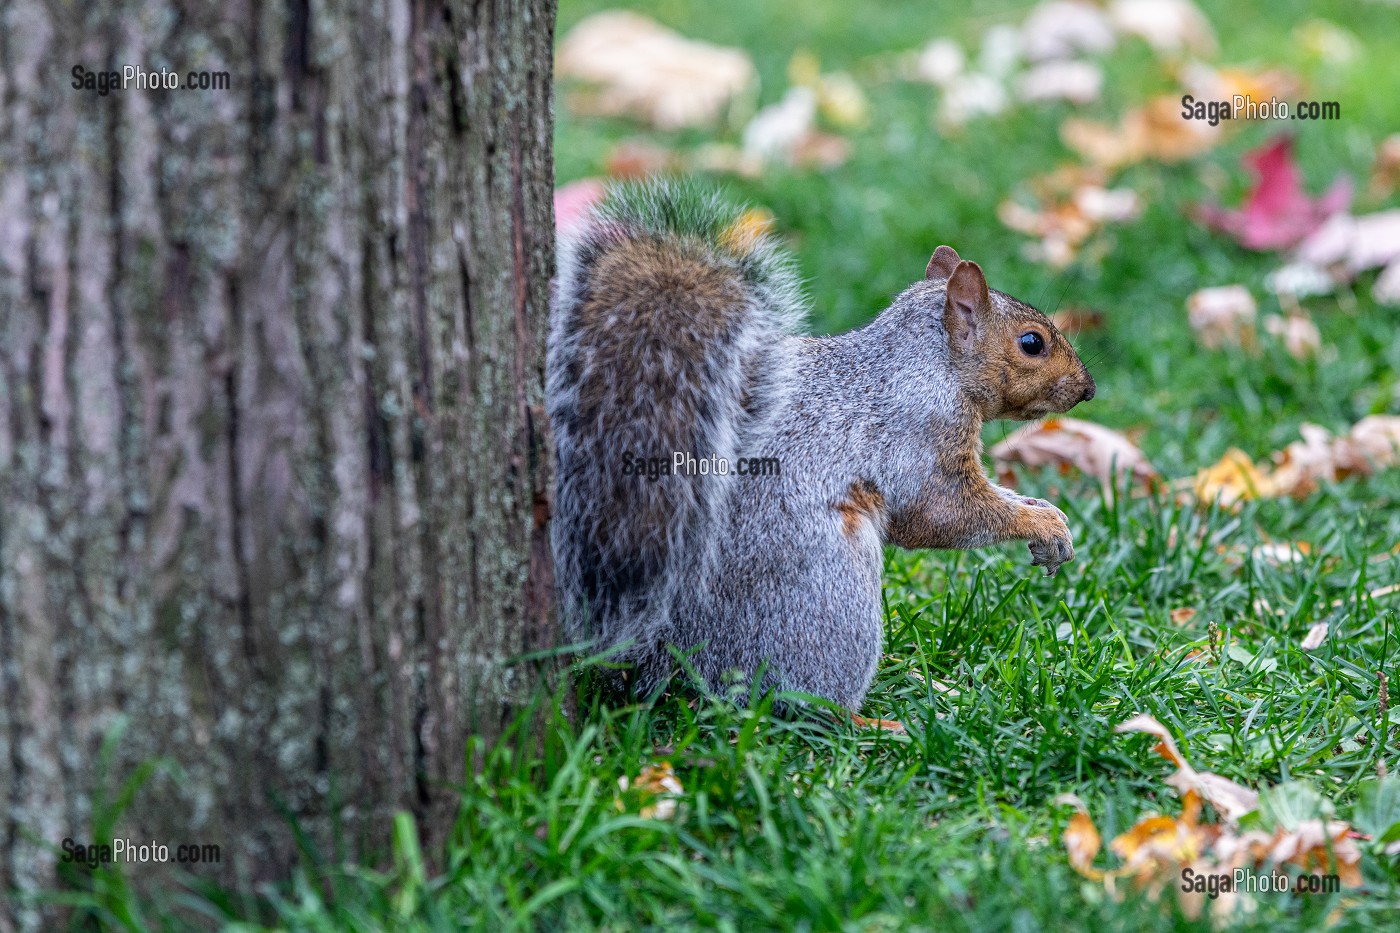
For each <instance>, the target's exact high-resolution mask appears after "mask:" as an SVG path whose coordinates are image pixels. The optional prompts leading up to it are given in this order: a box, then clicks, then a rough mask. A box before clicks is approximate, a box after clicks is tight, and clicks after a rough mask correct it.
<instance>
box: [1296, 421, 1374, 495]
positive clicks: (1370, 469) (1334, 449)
mask: <svg viewBox="0 0 1400 933" xmlns="http://www.w3.org/2000/svg"><path fill="white" fill-rule="evenodd" d="M1299 433H1300V434H1302V436H1303V439H1302V440H1300V441H1294V442H1293V443H1291V444H1289V445H1288V446H1287V447H1285V448H1284V449H1283V450H1281V451H1279V452H1278V453H1277V454H1275V455H1274V457H1273V462H1274V468H1273V477H1272V485H1273V487H1274V490H1275V492H1274V494H1275V495H1291V496H1306V495H1309V494H1310V493H1312V492H1313V491H1315V490H1316V489H1317V486H1318V483H1319V482H1321V481H1326V482H1336V481H1337V480H1339V479H1345V478H1346V477H1348V476H1354V475H1362V476H1366V475H1370V474H1371V473H1374V472H1376V471H1377V470H1385V469H1390V468H1392V467H1395V466H1397V465H1400V415H1369V416H1367V417H1365V418H1362V419H1361V420H1360V421H1358V422H1357V423H1356V424H1355V425H1353V426H1352V428H1351V430H1350V431H1349V432H1348V433H1347V434H1346V435H1344V436H1341V437H1334V436H1333V435H1332V434H1331V433H1330V432H1328V431H1327V430H1326V429H1325V428H1321V427H1319V426H1317V425H1315V424H1304V425H1302V426H1301V427H1300V428H1299Z"/></svg>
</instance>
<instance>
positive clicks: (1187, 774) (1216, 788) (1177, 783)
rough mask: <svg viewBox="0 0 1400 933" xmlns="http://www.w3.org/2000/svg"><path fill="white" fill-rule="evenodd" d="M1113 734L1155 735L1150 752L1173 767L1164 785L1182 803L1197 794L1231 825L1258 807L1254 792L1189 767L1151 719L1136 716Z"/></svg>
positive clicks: (1144, 716)
mask: <svg viewBox="0 0 1400 933" xmlns="http://www.w3.org/2000/svg"><path fill="white" fill-rule="evenodd" d="M1113 731H1114V732H1145V733H1147V734H1148V735H1152V736H1155V737H1156V738H1157V739H1158V742H1157V744H1156V745H1155V746H1154V747H1153V751H1155V752H1156V753H1157V754H1159V755H1161V756H1162V757H1163V758H1165V759H1167V761H1170V762H1171V763H1172V764H1174V765H1176V768H1177V770H1176V773H1175V774H1173V775H1171V776H1170V777H1168V778H1167V783H1168V784H1170V785H1171V786H1173V787H1175V788H1176V789H1177V790H1179V791H1181V793H1182V799H1183V801H1186V800H1187V799H1188V798H1187V795H1188V794H1190V793H1191V792H1192V791H1194V792H1195V793H1197V794H1199V795H1200V798H1201V799H1202V800H1204V801H1205V802H1206V803H1208V804H1210V805H1211V806H1212V807H1214V808H1215V810H1216V812H1217V813H1219V814H1220V817H1221V819H1223V820H1225V821H1226V822H1227V823H1230V824H1232V825H1233V824H1236V823H1238V822H1239V819H1240V817H1242V816H1244V815H1245V814H1246V813H1248V812H1250V811H1251V810H1254V809H1255V808H1257V807H1258V806H1259V794H1258V793H1256V792H1255V791H1252V790H1250V789H1249V788H1247V787H1245V786H1243V785H1241V784H1237V783H1235V782H1234V781H1232V780H1230V779H1229V778H1225V777H1221V776H1220V775H1218V774H1212V773H1211V772H1209V771H1197V770H1196V769H1195V768H1192V767H1191V765H1190V764H1189V763H1188V762H1187V761H1186V758H1185V756H1183V755H1182V754H1181V751H1180V750H1179V749H1178V748H1177V747H1176V741H1175V740H1174V739H1173V738H1172V735H1171V733H1170V732H1168V731H1167V727H1166V726H1164V725H1162V724H1161V723H1160V722H1158V721H1157V720H1156V719H1153V718H1152V717H1151V716H1148V715H1146V714H1145V713H1139V714H1138V715H1136V716H1134V717H1132V718H1131V719H1129V720H1127V721H1126V722H1122V723H1119V724H1118V725H1117V726H1116V727H1114V730H1113ZM1183 806H1184V804H1183ZM1115 851H1116V850H1115Z"/></svg>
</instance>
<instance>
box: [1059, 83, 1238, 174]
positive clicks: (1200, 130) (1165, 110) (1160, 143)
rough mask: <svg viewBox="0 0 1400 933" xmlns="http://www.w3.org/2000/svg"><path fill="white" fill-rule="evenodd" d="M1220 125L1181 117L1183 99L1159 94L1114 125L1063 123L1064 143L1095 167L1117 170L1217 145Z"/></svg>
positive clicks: (1180, 157)
mask: <svg viewBox="0 0 1400 933" xmlns="http://www.w3.org/2000/svg"><path fill="white" fill-rule="evenodd" d="M1220 129H1221V128H1220V126H1211V125H1210V124H1209V123H1206V122H1203V121H1199V120H1183V119H1181V99H1180V98H1179V97H1171V96H1161V97H1154V98H1152V99H1151V100H1150V101H1148V102H1147V103H1146V104H1145V105H1143V106H1142V107H1138V108H1136V109H1133V110H1129V111H1128V112H1127V113H1125V114H1124V115H1123V117H1122V118H1121V119H1120V120H1119V121H1118V124H1117V125H1116V126H1115V125H1110V124H1106V123H1099V122H1097V121H1093V120H1084V119H1078V118H1075V119H1070V120H1066V121H1065V122H1064V123H1063V124H1061V125H1060V139H1061V140H1063V141H1064V144H1065V145H1066V146H1068V147H1069V148H1071V149H1073V150H1074V151H1075V152H1077V153H1079V154H1080V155H1081V156H1083V157H1084V158H1085V159H1087V160H1089V162H1091V163H1092V164H1094V165H1098V166H1101V167H1103V168H1110V169H1112V168H1118V167H1121V166H1125V165H1131V164H1133V163H1135V162H1141V161H1143V160H1144V159H1155V160H1157V161H1159V162H1181V161H1184V160H1186V159H1190V158H1193V157H1195V156H1197V155H1200V154H1201V153H1203V152H1205V151H1206V150H1208V149H1210V148H1211V147H1212V146H1214V145H1215V144H1216V142H1217V141H1218V140H1219V138H1220Z"/></svg>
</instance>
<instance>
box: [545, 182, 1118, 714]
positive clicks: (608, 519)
mask: <svg viewBox="0 0 1400 933" xmlns="http://www.w3.org/2000/svg"><path fill="white" fill-rule="evenodd" d="M740 217H741V211H740V210H739V209H737V208H734V207H731V206H729V205H727V204H725V203H724V202H722V201H720V200H719V199H717V198H716V197H714V196H713V195H709V194H706V193H704V192H702V191H700V190H699V189H697V188H695V187H691V186H687V185H676V184H669V183H650V184H646V185H640V186H625V187H622V188H615V189H613V190H612V191H611V192H610V193H609V195H608V197H607V199H606V200H605V201H604V202H603V204H602V205H601V206H600V207H598V208H595V209H594V211H593V213H592V215H591V216H590V217H589V219H588V220H587V221H586V222H585V223H583V224H582V225H581V227H580V228H578V232H576V233H573V234H571V235H569V236H565V237H562V238H561V242H560V249H559V277H558V281H557V286H556V294H555V302H554V306H553V310H552V315H551V322H550V334H549V348H548V364H547V365H548V370H547V382H546V396H547V401H548V407H549V416H550V423H551V426H552V429H553V431H554V437H555V445H556V450H557V455H558V478H557V483H558V485H557V494H556V499H555V505H556V507H555V513H554V516H553V524H552V543H553V548H554V554H555V561H556V568H557V583H558V589H559V595H560V600H561V613H562V620H563V623H564V627H565V631H566V633H567V634H568V636H569V637H570V639H571V640H572V641H573V642H574V643H576V644H580V645H587V646H590V647H591V648H593V649H616V650H617V656H616V657H617V659H619V660H622V661H625V662H629V663H630V664H631V665H632V666H633V668H634V670H635V678H634V686H635V688H636V689H637V690H638V691H639V692H641V693H650V692H652V691H654V690H656V689H658V688H659V687H660V686H662V685H664V683H665V682H666V681H667V680H668V679H669V678H670V676H671V675H672V673H673V672H674V670H675V667H676V664H675V661H674V658H673V655H672V653H671V651H670V648H669V646H675V647H676V648H678V649H680V650H681V651H682V652H689V653H690V654H689V658H690V660H689V663H690V664H692V665H693V667H694V670H695V672H696V673H697V674H698V675H699V677H700V679H701V680H702V681H703V682H704V685H705V686H707V687H709V688H711V689H716V690H718V689H721V688H722V687H723V686H724V685H725V684H726V683H727V679H728V676H729V675H730V674H731V672H735V671H737V672H738V674H739V675H740V676H739V681H740V682H741V683H743V682H746V681H748V680H750V679H751V678H752V677H753V676H754V675H755V674H756V673H757V672H758V671H760V670H765V671H766V674H765V680H764V683H763V684H762V686H764V687H766V688H771V687H777V688H780V689H784V690H794V691H800V692H804V693H809V694H815V695H818V696H822V697H826V698H828V699H830V700H832V701H834V702H836V703H838V704H841V705H843V706H845V707H846V708H848V709H851V710H856V709H858V708H859V706H860V703H861V700H862V699H863V697H864V695H865V692H866V690H867V689H868V687H869V684H870V681H871V679H872V678H873V676H874V673H875V668H876V664H877V663H878V661H879V657H880V650H881V641H882V632H881V598H880V573H881V566H882V558H883V545H884V543H885V542H886V541H893V542H894V543H897V544H903V545H905V546H910V547H930V546H933V547H976V546H981V545H984V544H990V543H993V542H995V541H1001V540H1006V539H1008V538H1012V537H1021V538H1027V539H1029V540H1031V541H1032V551H1033V553H1035V554H1036V557H1037V560H1036V562H1037V563H1043V564H1045V565H1046V566H1047V567H1048V568H1049V569H1051V570H1052V571H1053V569H1054V568H1055V567H1057V566H1058V564H1059V562H1061V561H1062V560H1066V559H1068V557H1069V555H1070V554H1071V553H1072V549H1071V548H1070V546H1069V537H1068V530H1067V529H1065V528H1064V525H1063V515H1061V514H1060V513H1059V512H1058V510H1056V509H1053V507H1050V506H1049V504H1048V503H1044V502H1041V501H1040V500H1029V499H1024V498H1023V497H1020V496H1017V495H1016V494H1014V493H1012V492H1010V491H1009V490H1004V489H1001V488H1000V487H995V486H992V485H991V484H990V483H988V482H987V480H986V478H985V475H984V474H983V473H982V471H981V466H980V460H978V458H977V452H978V451H979V450H980V428H981V425H982V419H983V417H996V416H1000V417H1006V416H1012V417H1031V416H1033V412H1034V411H1038V410H1039V408H1040V407H1041V406H1044V407H1045V408H1046V410H1064V409H1066V408H1068V407H1070V406H1072V405H1073V404H1074V403H1075V402H1077V401H1079V400H1080V399H1081V398H1087V397H1089V396H1091V395H1092V392H1093V381H1092V379H1091V378H1089V376H1088V373H1087V372H1086V371H1084V370H1083V366H1082V364H1080V363H1079V361H1078V358H1077V357H1075V356H1074V355H1073V351H1072V350H1068V351H1066V350H1065V349H1064V348H1067V347H1068V343H1067V342H1064V343H1063V347H1061V346H1060V344H1059V343H1055V342H1056V341H1063V337H1062V336H1060V335H1059V334H1058V331H1055V330H1054V329H1053V325H1050V324H1049V322H1048V321H1046V320H1045V319H1044V317H1043V316H1042V315H1040V314H1039V312H1037V311H1035V310H1034V309H1031V308H1029V307H1028V306H1025V305H1023V304H1021V303H1020V302H1017V301H1016V300H1015V299H1013V298H1010V297H1009V296H1005V295H1002V294H1000V293H998V292H991V293H990V297H989V298H985V299H984V300H986V301H989V302H990V304H989V307H988V309H987V310H986V311H985V312H983V313H984V314H985V315H986V317H987V319H988V320H989V321H991V320H992V319H993V318H995V321H994V322H993V324H994V326H995V327H1001V322H1002V321H1003V319H1004V320H1006V321H1021V320H1027V321H1031V320H1033V321H1034V323H1035V326H1036V327H1037V328H1038V329H1039V330H1041V331H1044V332H1045V334H1046V339H1047V340H1049V341H1051V342H1052V343H1053V344H1054V349H1053V350H1052V351H1049V352H1048V353H1047V357H1053V358H1054V359H1053V362H1054V363H1055V364H1056V365H1059V364H1061V363H1063V366H1062V367H1061V370H1063V375H1060V374H1059V373H1060V372H1061V370H1055V373H1056V375H1055V378H1054V379H1053V380H1051V378H1050V375H1044V376H1041V377H1039V378H1040V380H1041V382H1043V385H1042V384H1039V383H1037V384H1036V385H1035V386H1034V393H1033V394H1034V398H1033V399H1032V400H1031V402H1027V401H1025V400H1024V399H1020V397H1019V396H1018V397H1017V401H1016V403H1015V406H1016V407H1015V409H1014V411H1013V407H1012V402H1011V401H1009V400H1008V399H1010V397H1011V390H1009V389H1006V388H1004V387H1005V385H1006V384H1007V383H1008V379H1010V380H1011V384H1012V385H1013V386H1015V387H1018V388H1019V387H1021V386H1022V385H1024V383H1022V382H1019V381H1018V380H1021V379H1023V378H1030V377H1023V376H1022V375H1021V374H1020V373H1019V372H1015V373H1012V372H1011V370H1010V369H1008V368H1007V367H1008V365H1010V364H1007V365H1003V364H1002V363H999V362H997V359H999V358H993V357H994V354H990V355H989V352H987V351H985V348H983V347H982V346H981V345H978V347H977V349H978V354H979V355H978V357H977V359H975V360H973V359H972V358H971V357H970V356H968V355H967V354H964V355H963V356H957V354H956V353H954V352H953V351H952V350H950V340H952V338H950V336H949V333H950V331H949V329H948V326H945V322H944V320H943V315H944V305H945V302H946V296H947V293H948V291H949V289H950V288H951V287H952V286H950V285H949V284H948V283H949V282H950V281H952V280H951V279H950V278H949V272H950V270H952V269H953V268H954V265H956V268H957V271H958V275H959V279H958V281H959V283H962V284H959V289H960V294H961V293H962V292H965V291H967V288H966V287H965V285H966V283H968V282H974V283H975V282H980V283H982V284H981V291H982V294H983V295H984V296H987V295H988V292H987V289H986V288H985V280H983V279H982V278H981V271H980V269H977V268H976V266H975V264H972V263H966V262H962V263H960V264H959V261H958V259H957V256H956V253H954V252H953V251H952V250H948V249H947V248H946V247H944V248H940V253H939V254H937V255H935V260H934V261H931V263H930V270H929V277H928V278H927V279H926V280H925V281H921V282H918V283H917V284H915V285H913V286H912V287H910V288H909V289H908V290H906V291H905V292H904V293H903V294H902V295H900V296H899V297H898V298H897V299H896V301H895V302H894V304H893V305H892V306H891V307H890V308H889V309H888V310H886V311H885V312H884V313H883V314H881V315H880V316H879V317H878V318H877V319H875V320H874V321H873V322H871V323H870V324H869V325H867V326H865V327H863V328H861V329H859V330H857V331H854V332H851V333H847V334H843V335H840V336H836V337H828V338H810V337H802V336H799V335H798V334H797V330H798V328H799V326H800V325H801V323H802V321H803V318H804V314H805V305H804V300H803V299H802V297H801V294H800V290H799V288H798V282H797V277H796V274H795V271H794V267H793V263H792V261H791V259H790V258H788V257H787V256H786V254H784V253H783V252H782V251H781V250H780V249H778V248H777V247H776V245H775V244H774V243H773V242H772V241H771V239H770V238H769V237H767V236H765V235H760V234H753V233H750V232H747V231H743V230H742V228H741V227H736V224H737V223H738V221H739V219H740ZM944 250H946V252H947V254H948V256H951V258H952V262H953V264H954V265H948V267H947V268H946V269H944V270H943V272H942V273H940V275H941V277H940V275H935V274H934V271H935V264H936V263H938V262H940V256H942V255H943V251H944ZM964 267H971V270H976V277H975V280H974V279H973V277H972V272H971V270H965V269H964ZM1042 322H1043V326H1042ZM949 326H951V325H949ZM1007 326H1010V325H1009V324H1008V325H1007ZM1047 328H1048V329H1047ZM991 329H992V328H990V327H988V326H986V325H984V327H983V331H986V332H988V333H990V332H991ZM966 339H968V340H972V339H973V338H966ZM975 339H978V340H989V339H991V338H989V337H987V336H985V335H984V334H981V333H980V332H979V334H978V335H976V338H975ZM959 346H961V345H959ZM969 346H971V344H969ZM997 346H1000V344H998V345H997ZM1066 352H1067V353H1068V358H1072V366H1071V364H1070V363H1069V362H1068V361H1067V360H1068V358H1065V357H1064V354H1065V353H1066ZM954 357H956V359H957V360H960V361H962V362H961V363H958V364H957V365H955V364H954V361H953V358H954ZM997 366H1001V367H1002V368H1001V369H1000V370H999V371H1000V373H1001V375H1000V380H1001V383H1002V386H1003V387H1002V388H989V386H988V385H987V384H994V383H995V382H996V375H995V374H996V372H998V370H996V368H995V367H997ZM978 367H980V369H979V368H978ZM1071 370H1073V371H1071ZM1048 372H1049V371H1047V373H1048ZM1009 373H1010V375H1008V374H1009ZM1086 380H1087V389H1086V388H1085V385H1086ZM1032 402H1033V403H1034V404H1033V405H1032ZM677 451H679V452H683V453H687V454H691V455H693V456H694V457H695V458H696V459H697V460H699V459H702V458H708V457H718V458H721V459H723V460H724V461H726V462H727V463H729V464H731V465H732V464H735V463H736V462H737V461H738V460H739V459H740V458H750V457H763V458H769V457H773V458H777V462H778V465H779V470H780V472H779V473H778V475H770V476H739V475H736V474H734V473H733V472H732V471H731V473H730V474H729V475H724V476H719V475H708V476H693V475H678V474H672V475H663V476H660V477H659V478H658V479H656V480H655V481H651V480H648V479H646V478H645V477H639V476H635V475H633V476H628V475H624V474H623V463H624V460H623V457H624V454H627V453H630V454H631V455H632V456H633V457H634V458H648V457H661V458H665V459H666V460H668V461H669V459H670V458H671V457H672V455H673V454H674V453H675V452H677ZM969 456H970V460H969ZM974 473H975V476H974V475H973V474H974ZM1052 513H1053V514H1052Z"/></svg>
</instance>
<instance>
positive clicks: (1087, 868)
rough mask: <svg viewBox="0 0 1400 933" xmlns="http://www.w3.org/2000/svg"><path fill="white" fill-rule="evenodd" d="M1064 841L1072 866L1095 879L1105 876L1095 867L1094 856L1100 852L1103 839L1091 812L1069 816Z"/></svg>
mask: <svg viewBox="0 0 1400 933" xmlns="http://www.w3.org/2000/svg"><path fill="white" fill-rule="evenodd" d="M1064 842H1065V850H1066V851H1067V852H1069V866H1070V868H1073V869H1074V870H1075V871H1077V872H1079V873H1080V874H1081V875H1083V876H1084V877H1085V878H1089V879H1091V880H1093V881H1098V880H1100V879H1101V878H1103V872H1101V871H1099V870H1098V869H1096V868H1094V856H1096V855H1098V854H1099V847H1100V846H1101V844H1102V841H1101V840H1100V838H1099V831H1098V829H1097V828H1095V826H1094V821H1093V820H1092V819H1090V818H1089V814H1087V813H1084V812H1077V813H1075V814H1074V815H1073V816H1071V817H1070V818H1069V825H1068V826H1066V827H1065V835H1064Z"/></svg>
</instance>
